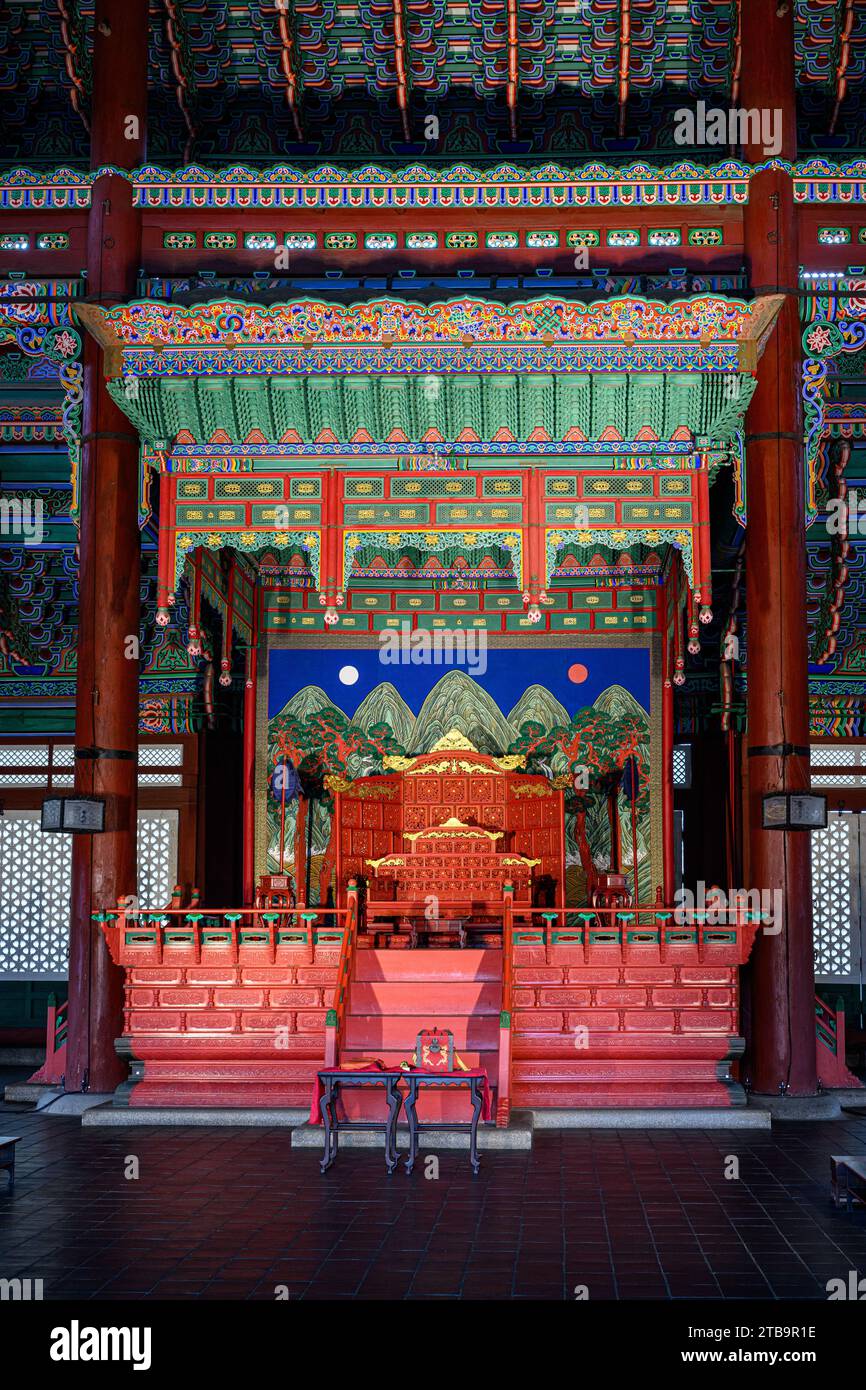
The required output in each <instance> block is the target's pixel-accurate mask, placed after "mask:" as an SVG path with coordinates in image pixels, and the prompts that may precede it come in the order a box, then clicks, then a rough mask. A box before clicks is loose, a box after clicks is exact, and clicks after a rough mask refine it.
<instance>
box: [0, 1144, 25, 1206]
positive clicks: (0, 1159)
mask: <svg viewBox="0 0 866 1390" xmlns="http://www.w3.org/2000/svg"><path fill="white" fill-rule="evenodd" d="M20 1138H21V1135H20V1134H0V1168H5V1169H6V1171H7V1173H8V1174H9V1191H10V1192H11V1191H12V1188H13V1187H14V1186H15V1145H16V1144H17V1143H18V1140H19V1139H20Z"/></svg>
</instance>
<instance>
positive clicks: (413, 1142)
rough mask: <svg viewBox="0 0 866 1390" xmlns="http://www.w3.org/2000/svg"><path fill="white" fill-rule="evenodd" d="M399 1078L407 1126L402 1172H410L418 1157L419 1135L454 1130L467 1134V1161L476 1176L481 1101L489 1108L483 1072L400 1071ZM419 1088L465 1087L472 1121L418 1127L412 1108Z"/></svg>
mask: <svg viewBox="0 0 866 1390" xmlns="http://www.w3.org/2000/svg"><path fill="white" fill-rule="evenodd" d="M400 1075H401V1076H402V1078H403V1080H404V1081H405V1082H406V1096H405V1100H404V1102H403V1104H404V1107H405V1110H406V1120H407V1122H408V1124H409V1157H408V1158H407V1159H406V1172H407V1173H411V1172H412V1169H413V1168H414V1166H415V1160H416V1158H417V1157H418V1135H419V1134H422V1133H423V1132H424V1131H425V1130H430V1129H456V1130H468V1131H469V1162H470V1163H471V1164H472V1171H473V1173H477V1172H478V1169H479V1167H480V1160H479V1158H478V1121H479V1120H480V1118H481V1112H482V1110H483V1109H484V1102H485V1099H486V1100H487V1105H488V1109H489V1107H490V1084H489V1082H488V1079H487V1072H486V1071H483V1070H479V1071H470V1072H466V1071H448V1072H436V1071H404V1072H401V1073H400ZM422 1086H424V1087H426V1088H427V1089H430V1090H453V1089H455V1088H457V1087H460V1086H468V1087H469V1095H470V1097H471V1100H472V1119H471V1120H470V1121H469V1122H468V1123H467V1124H456V1125H455V1124H451V1123H450V1122H449V1123H445V1122H443V1121H439V1122H438V1123H436V1124H423V1125H421V1124H419V1123H418V1115H417V1112H416V1109H415V1106H416V1104H417V1102H418V1092H419V1090H420V1089H421V1087H422ZM487 1118H489V1115H488V1117H487Z"/></svg>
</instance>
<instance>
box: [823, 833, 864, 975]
mask: <svg viewBox="0 0 866 1390" xmlns="http://www.w3.org/2000/svg"><path fill="white" fill-rule="evenodd" d="M860 837H861V817H860V816H859V815H851V814H848V813H845V812H840V811H832V812H830V814H829V816H828V818H827V827H826V829H824V830H813V831H812V941H813V945H814V949H815V978H816V979H817V980H819V981H825V982H827V983H830V982H833V983H836V984H844V983H846V982H850V981H854V980H856V979H857V978H858V974H859V966H860V938H861V926H860V916H861V892H860Z"/></svg>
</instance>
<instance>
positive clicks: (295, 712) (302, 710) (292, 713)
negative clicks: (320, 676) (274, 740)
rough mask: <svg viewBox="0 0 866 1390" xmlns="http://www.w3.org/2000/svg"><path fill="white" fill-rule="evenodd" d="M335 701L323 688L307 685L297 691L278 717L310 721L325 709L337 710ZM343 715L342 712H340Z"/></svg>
mask: <svg viewBox="0 0 866 1390" xmlns="http://www.w3.org/2000/svg"><path fill="white" fill-rule="evenodd" d="M335 708H337V709H338V708H339V706H335V705H334V702H333V700H332V699H331V698H330V697H329V696H328V695H326V694H325V692H324V690H322V688H321V686H318V685H305V686H303V687H302V688H301V689H300V690H296V691H295V693H294V695H293V696H292V698H291V699H290V700H287V701H286V703H285V704H284V705H283V708H282V709H281V710H280V712H279V714H278V715H277V718H278V719H309V718H310V716H311V715H313V714H318V713H319V712H320V711H321V710H323V709H335ZM340 713H341V714H342V710H341V711H340Z"/></svg>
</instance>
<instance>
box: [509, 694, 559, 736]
mask: <svg viewBox="0 0 866 1390" xmlns="http://www.w3.org/2000/svg"><path fill="white" fill-rule="evenodd" d="M569 717H570V716H569V713H568V710H567V709H566V708H565V705H562V704H560V702H559V700H557V698H556V696H555V695H552V694H551V693H550V691H549V690H548V689H546V687H545V686H543V685H530V686H528V687H527V688H526V690H524V692H523V694H522V695H521V697H520V699H519V700H518V701H517V704H516V705H515V706H514V709H513V710H512V711H511V713H510V714H509V716H508V722H509V724H510V725H511V727H512V729H513V730H514V732H515V734H517V733H518V732H519V731H520V726H521V725H522V724H525V723H527V721H528V720H530V719H531V720H533V721H534V722H535V723H537V724H541V725H543V727H544V728H545V729H547V730H548V731H549V730H551V729H554V728H555V727H556V726H557V724H567V723H568V721H569Z"/></svg>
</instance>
